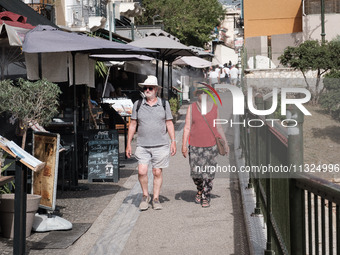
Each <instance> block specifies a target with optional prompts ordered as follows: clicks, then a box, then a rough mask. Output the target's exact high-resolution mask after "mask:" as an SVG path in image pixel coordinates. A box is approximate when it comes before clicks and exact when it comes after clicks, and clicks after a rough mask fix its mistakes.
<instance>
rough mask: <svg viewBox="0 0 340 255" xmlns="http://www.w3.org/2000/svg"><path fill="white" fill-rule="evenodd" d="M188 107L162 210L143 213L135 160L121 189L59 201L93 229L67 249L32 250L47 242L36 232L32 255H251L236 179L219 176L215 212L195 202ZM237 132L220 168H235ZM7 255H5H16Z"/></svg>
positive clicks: (66, 214)
mask: <svg viewBox="0 0 340 255" xmlns="http://www.w3.org/2000/svg"><path fill="white" fill-rule="evenodd" d="M220 95H221V96H222V97H223V99H222V100H223V102H226V103H225V105H223V107H224V108H223V110H222V111H220V112H221V116H220V117H221V118H225V119H230V118H231V110H230V109H231V103H230V102H231V100H229V99H230V94H228V93H220ZM227 102H228V103H227ZM228 107H229V109H228ZM186 108H187V105H183V106H182V108H181V109H180V113H181V116H180V119H179V121H178V122H177V123H176V125H175V128H176V140H177V141H178V143H177V154H176V155H175V156H174V157H172V158H171V161H170V167H169V168H167V169H165V170H164V171H163V172H164V182H163V187H162V191H161V196H160V201H161V202H162V205H163V210H160V211H155V210H153V209H152V208H149V210H147V211H144V212H140V211H139V209H138V205H139V202H140V199H141V196H142V194H141V188H140V186H139V183H138V179H137V177H138V176H137V172H136V167H137V164H136V162H135V161H133V160H128V161H124V164H125V167H124V168H122V173H123V176H125V177H123V178H122V179H121V180H120V182H119V183H118V184H113V183H95V184H91V185H90V184H88V183H86V182H85V184H84V185H88V186H90V189H89V190H88V191H73V192H70V191H67V192H64V194H63V195H61V196H60V198H59V199H57V205H58V206H59V207H61V213H63V218H65V219H67V220H69V221H71V222H72V223H79V224H86V223H88V224H89V225H90V224H92V225H91V227H89V228H88V230H87V231H86V233H84V234H82V235H81V236H80V238H79V239H78V240H77V241H76V242H74V243H73V244H72V245H70V246H68V247H65V248H61V249H60V248H59V249H47V247H46V248H43V249H40V250H37V249H33V248H30V247H32V246H34V244H35V243H37V242H39V241H41V240H42V238H41V237H40V238H37V237H34V236H37V235H42V234H41V233H39V234H37V233H34V234H33V235H32V236H31V237H29V238H28V241H27V242H28V243H27V246H28V248H29V249H28V250H29V254H52V255H53V254H77V255H78V254H114V255H116V254H129V255H130V254H203V253H204V254H237V255H242V254H250V252H249V248H248V240H247V235H246V230H245V225H244V220H243V211H242V201H241V196H240V190H239V182H238V179H237V175H236V174H235V175H231V176H226V174H219V175H217V176H216V178H215V180H214V187H213V190H212V200H211V207H209V208H202V207H201V206H200V205H197V204H195V203H194V196H195V194H196V188H195V186H194V184H193V182H192V180H191V178H190V174H189V163H188V159H185V158H184V157H183V156H182V154H181V138H182V132H183V126H184V118H185V112H186ZM233 132H234V131H233V130H232V129H231V128H227V130H226V134H227V139H228V141H229V145H230V148H231V154H230V155H229V157H228V158H226V157H219V158H218V163H219V165H221V166H223V165H224V166H228V165H229V164H230V165H235V164H236V163H235V160H234V153H233V151H234V148H233V141H234V138H233V136H234V133H233ZM149 172H150V174H149V190H150V191H152V173H151V171H149ZM92 185H93V186H92ZM118 191H119V192H118ZM151 193H152V192H151ZM45 235H49V234H46V233H45ZM45 240H47V239H46V236H45ZM3 243H4V239H0V251H1V250H2V248H6V247H7V248H6V249H5V250H6V251H7V252H8V248H9V246H8V243H7V246H6V245H4V244H3ZM6 251H4V252H2V253H1V252H0V254H11V253H6Z"/></svg>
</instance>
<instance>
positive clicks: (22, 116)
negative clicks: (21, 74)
mask: <svg viewBox="0 0 340 255" xmlns="http://www.w3.org/2000/svg"><path fill="white" fill-rule="evenodd" d="M60 94H61V90H60V88H59V86H58V85H57V84H54V83H52V82H49V81H47V80H38V81H36V82H31V81H27V80H24V79H19V80H18V84H17V85H16V84H14V83H13V81H11V80H4V81H1V82H0V102H1V104H0V113H1V112H9V113H11V114H13V115H15V116H16V117H17V118H19V120H20V121H21V123H22V124H21V128H22V130H23V133H24V136H23V144H22V146H24V144H25V135H26V130H27V128H28V127H29V124H30V123H32V124H33V123H38V124H39V125H42V126H43V125H46V124H47V123H49V122H50V121H51V119H52V117H54V116H55V115H57V113H58V106H59V95H60Z"/></svg>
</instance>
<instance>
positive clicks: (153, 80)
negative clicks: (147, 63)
mask: <svg viewBox="0 0 340 255" xmlns="http://www.w3.org/2000/svg"><path fill="white" fill-rule="evenodd" d="M138 85H139V86H141V87H143V86H157V87H159V88H162V87H161V86H159V85H158V80H157V77H156V76H154V75H148V78H147V79H146V80H145V81H144V82H143V83H138Z"/></svg>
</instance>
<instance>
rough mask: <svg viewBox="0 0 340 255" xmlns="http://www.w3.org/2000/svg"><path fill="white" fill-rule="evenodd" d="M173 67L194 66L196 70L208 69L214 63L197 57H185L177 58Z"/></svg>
mask: <svg viewBox="0 0 340 255" xmlns="http://www.w3.org/2000/svg"><path fill="white" fill-rule="evenodd" d="M172 64H173V65H179V66H180V65H188V66H192V67H194V68H206V67H209V66H211V65H212V63H211V62H210V61H208V60H205V59H203V58H199V57H196V56H184V57H180V58H177V59H176V60H175V61H174V62H172Z"/></svg>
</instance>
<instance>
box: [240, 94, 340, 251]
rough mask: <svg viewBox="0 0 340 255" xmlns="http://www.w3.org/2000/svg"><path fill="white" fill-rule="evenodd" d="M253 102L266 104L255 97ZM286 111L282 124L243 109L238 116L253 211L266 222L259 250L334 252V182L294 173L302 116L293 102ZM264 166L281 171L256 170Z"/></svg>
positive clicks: (338, 226)
mask: <svg viewBox="0 0 340 255" xmlns="http://www.w3.org/2000/svg"><path fill="white" fill-rule="evenodd" d="M255 104H256V106H257V109H269V107H268V106H267V105H266V104H265V103H264V102H263V100H262V97H261V96H257V97H256V98H255ZM289 111H290V112H291V116H294V117H292V119H294V120H295V121H286V122H285V125H286V126H289V127H288V128H284V127H282V125H280V124H278V125H273V122H271V121H268V118H270V117H268V118H267V120H266V119H265V118H264V117H263V116H257V115H254V114H252V113H250V112H249V111H248V110H247V109H246V114H245V115H244V116H241V119H240V122H243V123H244V124H245V125H243V126H242V125H241V132H240V134H241V147H242V154H243V156H244V157H245V162H246V165H247V166H248V167H249V169H251V170H252V171H251V172H250V173H249V184H248V187H252V188H254V191H255V192H256V206H255V208H254V212H253V216H254V217H256V215H259V214H263V216H264V219H265V222H266V226H267V243H266V250H265V251H264V254H302V255H305V254H340V210H339V205H340V186H338V185H336V184H333V183H330V182H328V181H326V180H323V179H318V178H316V177H315V176H311V175H307V174H302V173H299V172H300V171H299V170H300V169H301V168H299V166H302V167H303V165H304V164H303V132H302V124H303V115H302V113H301V112H300V111H299V110H297V109H296V108H293V107H291V108H290V109H289ZM249 121H250V122H251V123H252V125H253V126H261V123H265V124H264V125H263V126H261V127H249V123H250V122H249ZM256 122H258V123H260V124H255V123H256ZM290 128H293V129H290ZM288 130H294V132H293V131H288ZM265 166H267V167H268V166H272V167H273V168H274V167H276V168H277V169H281V170H280V171H279V172H275V173H269V172H266V173H260V171H259V170H260V169H262V170H264V167H265ZM252 167H253V168H252ZM260 167H262V168H260ZM267 169H268V168H267ZM282 169H285V170H289V171H288V172H285V173H283V170H282Z"/></svg>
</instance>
